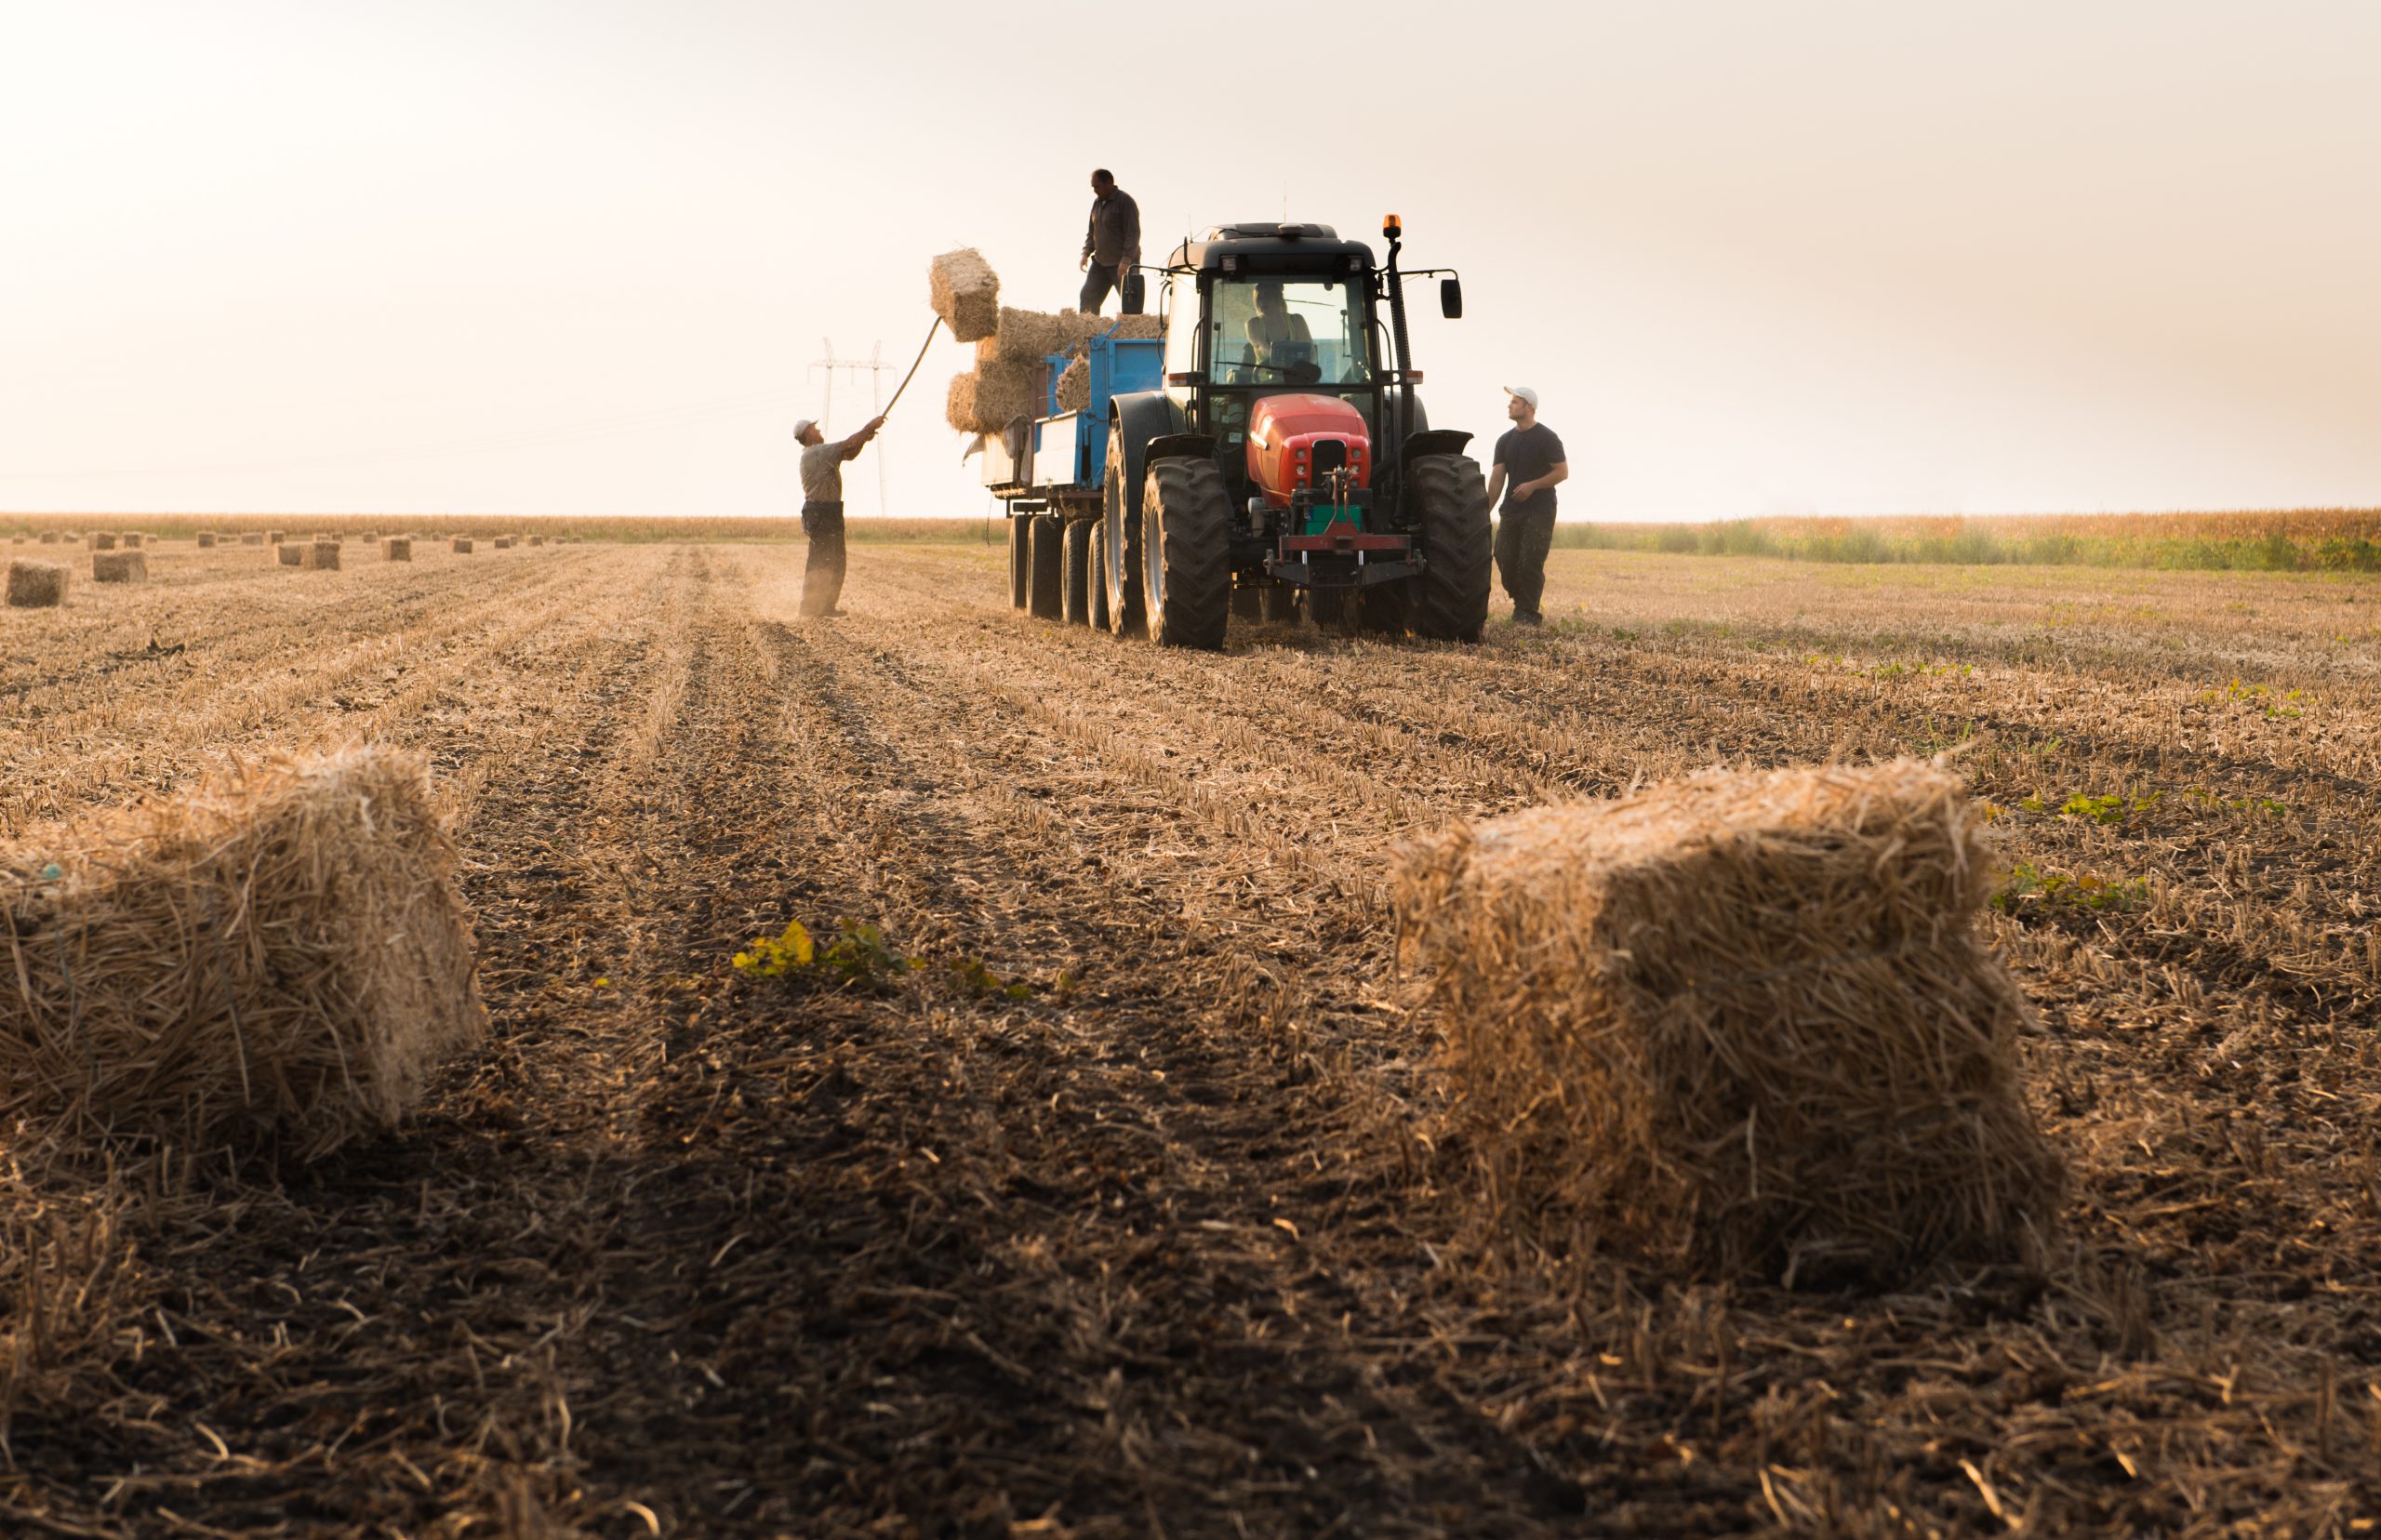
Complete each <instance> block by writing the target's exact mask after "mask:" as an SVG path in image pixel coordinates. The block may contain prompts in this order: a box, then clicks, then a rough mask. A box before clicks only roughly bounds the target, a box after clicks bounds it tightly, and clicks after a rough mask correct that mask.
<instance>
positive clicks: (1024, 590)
mask: <svg viewBox="0 0 2381 1540" xmlns="http://www.w3.org/2000/svg"><path fill="white" fill-rule="evenodd" d="M1004 523H1005V524H1007V525H1008V607H1009V608H1011V609H1020V610H1021V609H1023V608H1024V607H1025V602H1026V600H1027V599H1028V598H1029V597H1031V594H1032V592H1033V542H1032V538H1031V529H1030V527H1029V526H1028V524H1027V523H1026V521H1025V520H1024V519H1023V518H1022V517H1020V516H1019V515H1018V514H1015V513H1012V514H1010V515H1009V516H1008V517H1007V519H1006V520H1004Z"/></svg>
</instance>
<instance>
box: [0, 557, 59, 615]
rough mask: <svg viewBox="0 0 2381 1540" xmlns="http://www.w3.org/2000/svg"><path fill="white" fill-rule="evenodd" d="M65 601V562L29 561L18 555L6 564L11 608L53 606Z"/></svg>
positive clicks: (9, 605) (48, 607)
mask: <svg viewBox="0 0 2381 1540" xmlns="http://www.w3.org/2000/svg"><path fill="white" fill-rule="evenodd" d="M64 603H66V564H65V563H63V562H29V561H26V560H24V559H23V558H21V557H20V558H17V559H14V560H12V561H10V562H9V564H8V607H9V608H10V609H56V608H57V607H58V606H59V605H60V604H64Z"/></svg>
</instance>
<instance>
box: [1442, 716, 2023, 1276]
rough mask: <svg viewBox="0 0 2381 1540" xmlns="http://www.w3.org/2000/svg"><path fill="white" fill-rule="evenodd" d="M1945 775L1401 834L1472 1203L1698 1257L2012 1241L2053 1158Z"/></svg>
mask: <svg viewBox="0 0 2381 1540" xmlns="http://www.w3.org/2000/svg"><path fill="white" fill-rule="evenodd" d="M1982 830H1983V822H1982V819H1981V818H1980V816H1978V815H1977V814H1976V813H1975V810H1974V809H1973V808H1972V807H1971V806H1970V804H1969V803H1968V802H1967V799H1966V797H1965V795H1964V794H1963V791H1962V787H1961V784H1960V781H1959V778H1958V777H1955V776H1953V775H1952V774H1951V773H1950V772H1949V771H1947V770H1945V769H1943V768H1941V767H1940V766H1937V765H1932V764H1925V763H1916V762H1911V761H1902V762H1898V763H1891V764H1884V765H1878V766H1874V767H1870V768H1863V769H1855V768H1846V767H1828V768H1821V769H1812V770H1789V771H1779V772H1776V773H1772V774H1765V775H1735V774H1727V773H1712V774H1708V775H1705V776H1701V777H1696V778H1694V779H1692V780H1688V781H1685V782H1682V783H1680V784H1677V785H1674V786H1670V787H1665V788H1662V789H1658V790H1654V791H1652V792H1648V793H1646V794H1644V795H1641V796H1636V797H1630V798H1627V799H1624V800H1621V801H1618V802H1611V803H1594V804H1586V805H1578V806H1567V807H1550V808H1537V809H1533V810H1531V811H1528V812H1525V813H1520V814H1516V815H1513V816H1510V817H1504V818H1498V819H1495V820H1493V821H1491V822H1487V823H1483V824H1482V825H1480V826H1478V827H1477V828H1476V829H1469V830H1457V831H1455V832H1454V833H1452V834H1449V835H1445V836H1442V837H1439V838H1437V839H1434V840H1431V841H1428V842H1424V843H1418V844H1417V845H1415V846H1413V847H1410V848H1409V850H1408V852H1407V854H1406V857H1405V860H1404V863H1403V869H1402V870H1401V871H1400V873H1399V878H1398V892H1397V900H1398V907H1399V913H1400V917H1401V925H1402V926H1403V934H1404V935H1405V936H1408V937H1410V938H1412V939H1414V940H1416V941H1417V942H1418V943H1419V946H1420V949H1421V950H1422V951H1423V952H1424V953H1425V954H1426V955H1427V956H1428V957H1429V958H1430V960H1432V961H1434V962H1435V963H1437V964H1438V968H1439V976H1438V980H1437V990H1438V997H1439V999H1440V1002H1442V1004H1443V1007H1444V1009H1445V1014H1446V1019H1447V1033H1448V1039H1449V1054H1448V1060H1449V1065H1450V1068H1451V1069H1452V1072H1453V1080H1454V1087H1455V1089H1456V1091H1457V1098H1456V1108H1457V1116H1458V1118H1459V1119H1460V1120H1461V1121H1462V1122H1463V1123H1464V1124H1465V1126H1466V1129H1467V1131H1468V1134H1469V1138H1470V1144H1471V1148H1472V1149H1473V1150H1474V1151H1475V1154H1476V1156H1477V1158H1478V1160H1479V1161H1480V1163H1481V1166H1482V1168H1483V1175H1484V1177H1485V1179H1486V1183H1487V1187H1488V1189H1489V1196H1490V1200H1491V1203H1492V1206H1493V1208H1494V1209H1495V1211H1496V1215H1497V1217H1498V1219H1499V1220H1500V1221H1501V1222H1503V1223H1505V1224H1507V1225H1508V1226H1510V1228H1514V1229H1516V1230H1518V1231H1520V1232H1521V1233H1523V1234H1526V1235H1529V1236H1531V1237H1532V1238H1533V1239H1535V1240H1536V1241H1539V1242H1540V1243H1551V1244H1558V1245H1559V1244H1563V1243H1567V1242H1578V1241H1589V1242H1597V1241H1601V1242H1604V1243H1609V1244H1612V1245H1615V1246H1616V1247H1617V1248H1619V1249H1622V1250H1626V1251H1631V1252H1635V1253H1638V1254H1641V1255H1648V1256H1650V1257H1652V1258H1654V1259H1657V1260H1663V1261H1668V1262H1671V1263H1676V1264H1683V1265H1684V1266H1687V1267H1689V1268H1694V1269H1696V1270H1699V1271H1705V1272H1708V1273H1714V1274H1721V1275H1741V1274H1755V1275H1762V1276H1771V1277H1776V1276H1781V1275H1782V1276H1783V1277H1785V1278H1786V1279H1787V1280H1788V1281H1797V1280H1799V1281H1804V1282H1848V1281H1865V1282H1869V1283H1871V1284H1877V1285H1886V1284H1891V1283H1894V1282H1896V1281H1903V1280H1907V1279H1909V1278H1912V1277H1914V1276H1917V1275H1918V1274H1920V1273H1922V1272H1923V1271H1925V1270H1926V1269H1928V1268H1932V1267H1934V1266H1935V1265H1936V1264H1940V1263H1949V1262H1993V1261H2007V1260H2015V1259H2030V1258H2032V1257H2034V1256H2035V1255H2038V1247H2039V1244H2040V1242H2041V1241H2042V1238H2043V1237H2044V1236H2046V1234H2047V1233H2048V1231H2049V1229H2050V1228H2051V1226H2052V1224H2053V1223H2054V1221H2055V1216H2056V1214H2057V1211H2058V1203H2059V1198H2060V1194H2061V1189H2062V1187H2063V1183H2064V1173H2063V1171H2062V1168H2061V1165H2060V1162H2059V1161H2058V1159H2057V1157H2056V1156H2055V1154H2054V1153H2053V1152H2052V1150H2051V1149H2050V1148H2049V1147H2048V1145H2047V1144H2045V1142H2044V1141H2043V1138H2042V1134H2041V1131H2040V1130H2039V1128H2038V1127H2037V1126H2036V1124H2035V1122H2034V1119H2033V1116H2032V1114H2031V1113H2030V1112H2029V1110H2028V1109H2027V1106H2026V1102H2025V1097H2024V1095H2023V1094H2022V1091H2021V1089H2020V1086H2019V1084H2018V1080H2017V1073H2016V1069H2015V1038H2016V1035H2017V1033H2018V1031H2019V1029H2020V1028H2021V1026H2022V1025H2023V1024H2024V1022H2025V1021H2026V1019H2027V1006H2026V1002H2025V998H2024V996H2023V995H2022V994H2020V993H2019V991H2018V989H2017V986H2016V984H2015V981H2014V980H2012V979H2011V977H2010V976H2009V974H2008V972H2007V970H2005V969H2004V968H2003V967H2002V965H2001V963H1999V962H1998V961H1997V960H1995V959H1994V958H1993V956H1992V955H1991V954H1990V953H1989V951H1988V950H1987V949H1985V947H1984V945H1983V944H1982V942H1981V941H1979V940H1978V939H1977V937H1976V936H1975V934H1974V931H1973V929H1972V927H1971V922H1972V919H1973V916H1974V915H1975V911H1976V909H1978V908H1979V907H1980V906H1981V904H1982V902H1983V899H1984V896H1985V893H1986V891H1987V887H1988V885H1989V853H1988V851H1987V849H1986V846H1985V843H1984V839H1983V832H1982Z"/></svg>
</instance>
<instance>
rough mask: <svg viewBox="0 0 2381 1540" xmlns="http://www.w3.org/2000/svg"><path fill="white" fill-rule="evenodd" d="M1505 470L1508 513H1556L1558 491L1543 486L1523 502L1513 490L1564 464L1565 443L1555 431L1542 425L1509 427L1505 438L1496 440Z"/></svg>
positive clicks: (1499, 461)
mask: <svg viewBox="0 0 2381 1540" xmlns="http://www.w3.org/2000/svg"><path fill="white" fill-rule="evenodd" d="M1496 463H1497V464H1498V465H1501V466H1503V467H1504V468H1505V511H1506V512H1508V513H1551V512H1553V511H1554V488H1552V487H1550V486H1541V487H1539V488H1538V489H1537V490H1536V492H1534V493H1532V494H1531V495H1530V496H1529V497H1528V498H1524V499H1523V500H1522V501H1520V502H1515V501H1514V500H1513V488H1514V487H1516V486H1519V485H1521V484H1522V483H1523V482H1534V481H1536V480H1537V478H1538V477H1540V476H1542V475H1544V474H1546V473H1547V472H1548V471H1551V470H1553V469H1554V468H1555V467H1556V466H1558V465H1560V464H1562V463H1563V441H1562V440H1561V439H1559V438H1556V437H1555V436H1554V430H1553V429H1551V428H1549V427H1548V426H1547V425H1546V424H1544V423H1542V422H1533V423H1531V424H1530V425H1529V426H1528V427H1526V428H1508V429H1507V430H1505V436H1504V437H1503V438H1500V439H1498V440H1497V441H1496Z"/></svg>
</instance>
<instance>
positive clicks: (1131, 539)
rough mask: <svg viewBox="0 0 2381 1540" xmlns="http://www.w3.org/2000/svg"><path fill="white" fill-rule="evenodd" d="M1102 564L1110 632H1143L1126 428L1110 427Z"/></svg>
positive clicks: (1136, 498)
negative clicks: (1127, 481)
mask: <svg viewBox="0 0 2381 1540" xmlns="http://www.w3.org/2000/svg"><path fill="white" fill-rule="evenodd" d="M1099 546H1100V560H1101V561H1102V562H1103V563H1104V564H1106V567H1107V572H1108V629H1109V630H1110V631H1114V632H1115V633H1116V634H1117V635H1119V636H1131V635H1132V634H1133V633H1135V632H1136V631H1139V630H1140V629H1141V623H1142V622H1141V489H1140V488H1139V487H1137V486H1126V485H1124V424H1122V423H1114V422H1111V423H1110V424H1109V425H1108V474H1107V477H1106V479H1105V480H1103V481H1102V482H1101V483H1100V484H1099Z"/></svg>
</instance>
